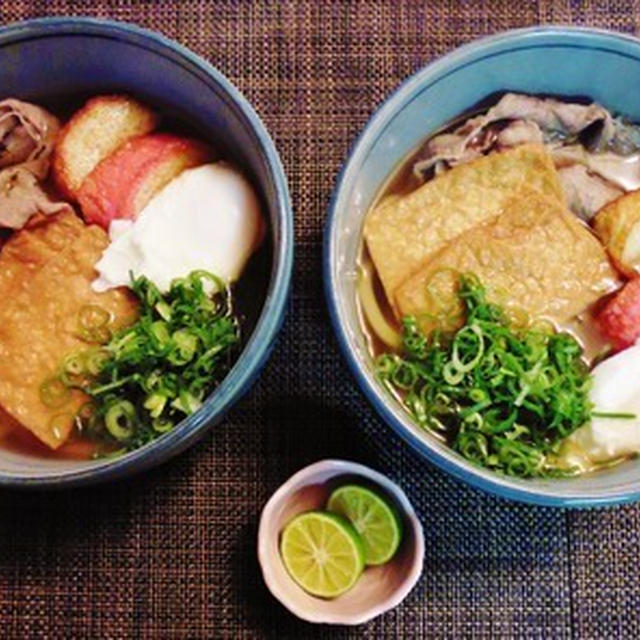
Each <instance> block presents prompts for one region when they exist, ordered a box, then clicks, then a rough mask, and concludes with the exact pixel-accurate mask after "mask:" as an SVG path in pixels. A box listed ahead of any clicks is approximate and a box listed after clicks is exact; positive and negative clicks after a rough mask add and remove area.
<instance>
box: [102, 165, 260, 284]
mask: <svg viewBox="0 0 640 640" xmlns="http://www.w3.org/2000/svg"><path fill="white" fill-rule="evenodd" d="M263 235H264V223H263V218H262V213H261V210H260V203H259V201H258V197H257V195H256V193H255V192H254V190H253V188H252V186H251V185H250V184H249V181H248V180H247V179H246V178H245V177H244V176H243V175H242V174H241V173H240V172H239V171H237V170H236V169H234V168H233V167H231V166H230V165H227V164H225V163H223V162H217V163H213V164H206V165H203V166H200V167H196V168H194V169H187V170H186V171H183V172H182V173H181V174H180V175H179V176H178V177H176V178H174V179H173V180H172V181H171V182H169V184H167V185H166V186H165V187H164V188H163V189H162V190H161V191H160V192H159V193H158V194H156V195H155V196H154V197H153V198H152V199H151V201H150V202H149V203H148V204H147V206H146V207H145V208H144V209H143V210H142V211H141V212H140V214H139V216H138V217H137V218H136V219H135V220H134V221H131V220H113V221H112V222H111V224H110V226H109V236H110V238H111V240H112V242H111V244H110V245H109V246H108V247H107V249H106V250H105V251H104V252H103V254H102V257H101V259H100V260H99V261H98V262H97V263H96V265H95V266H96V270H97V271H98V273H99V277H98V278H97V279H96V280H95V281H94V282H93V284H92V287H93V289H94V290H95V291H106V290H107V289H112V288H114V287H120V286H128V285H130V284H131V275H130V274H131V273H132V274H133V276H134V277H138V276H142V275H143V276H146V277H147V278H148V279H149V280H150V281H151V282H153V283H154V284H155V285H156V286H157V287H158V288H159V289H160V291H163V292H166V291H168V290H169V288H170V286H171V281H172V280H173V279H174V278H179V277H183V276H186V275H188V274H189V273H191V272H192V271H195V270H198V269H204V270H206V271H210V272H211V273H213V274H215V275H216V276H218V277H219V278H221V279H222V280H224V281H225V282H227V283H229V282H233V281H234V280H237V279H238V278H239V276H240V274H241V273H242V270H243V269H244V266H245V264H246V262H247V260H248V259H249V257H250V256H251V254H252V253H253V251H254V250H255V249H256V248H257V246H258V245H259V244H260V242H261V241H262V237H263Z"/></svg>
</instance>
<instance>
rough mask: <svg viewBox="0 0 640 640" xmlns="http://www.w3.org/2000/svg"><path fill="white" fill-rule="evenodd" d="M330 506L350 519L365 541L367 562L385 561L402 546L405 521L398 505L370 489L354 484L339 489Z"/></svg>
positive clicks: (373, 563)
mask: <svg viewBox="0 0 640 640" xmlns="http://www.w3.org/2000/svg"><path fill="white" fill-rule="evenodd" d="M327 509H328V510H329V511H331V512H333V513H336V514H338V515H341V516H343V517H344V518H347V520H349V521H350V522H351V524H353V526H354V527H355V529H356V531H357V532H358V533H359V534H360V535H361V536H362V541H363V542H364V549H365V557H366V563H367V564H368V565H377V564H384V563H385V562H388V561H389V560H391V558H392V557H393V555H394V554H395V552H396V551H397V550H398V547H399V546H400V540H401V539H402V523H401V521H400V517H399V516H398V513H397V511H396V509H395V507H394V506H393V505H392V504H391V503H390V502H389V501H388V500H386V499H385V498H383V497H382V496H380V495H378V494H377V493H375V492H374V491H371V489H367V488H366V487H361V486H358V485H354V484H348V485H344V486H342V487H340V488H338V489H336V490H335V491H334V492H333V493H332V494H331V496H330V497H329V502H328V503H327Z"/></svg>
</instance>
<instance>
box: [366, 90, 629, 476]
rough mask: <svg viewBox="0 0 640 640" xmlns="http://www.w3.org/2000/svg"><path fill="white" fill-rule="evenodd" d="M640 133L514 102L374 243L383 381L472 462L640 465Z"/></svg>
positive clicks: (402, 201) (408, 175) (385, 207)
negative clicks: (629, 461)
mask: <svg viewBox="0 0 640 640" xmlns="http://www.w3.org/2000/svg"><path fill="white" fill-rule="evenodd" d="M639 189H640V127H639V126H638V125H635V124H633V123H630V122H628V121H627V120H625V119H624V118H622V117H620V116H616V115H614V114H611V113H610V112H609V111H607V110H606V108H604V107H603V106H600V105H598V104H594V103H590V102H588V101H585V100H571V99H563V98H555V97H542V96H531V95H522V94H515V93H506V94H503V95H501V96H499V97H498V98H495V97H493V98H491V99H489V100H487V101H485V102H483V104H481V105H479V106H477V107H476V108H474V109H473V110H471V111H470V112H469V113H468V114H464V115H462V116H461V117H460V118H458V119H456V121H455V122H454V123H453V124H452V125H451V126H449V127H447V128H446V129H445V130H443V131H441V132H439V133H437V134H436V135H434V136H432V137H430V138H428V139H427V140H426V142H423V143H422V144H421V145H420V146H419V148H418V149H417V150H416V151H415V152H414V153H412V154H411V156H410V157H409V158H408V159H407V160H406V161H405V162H403V163H402V165H401V166H400V167H399V168H398V169H397V171H396V172H395V173H394V174H393V175H392V176H391V177H390V178H389V180H388V181H387V183H386V184H385V185H384V186H383V188H382V189H381V190H380V193H379V197H378V198H377V199H376V202H375V203H374V205H373V207H372V208H371V210H370V211H369V212H368V214H367V217H366V220H365V224H364V232H363V243H362V250H361V257H360V280H359V285H358V296H359V301H358V302H359V307H360V310H361V317H362V326H363V330H364V332H365V334H366V336H367V340H368V344H369V348H370V351H371V354H372V356H373V357H374V360H375V367H376V371H377V375H378V377H379V379H380V381H381V383H382V384H384V385H385V386H386V387H387V388H388V389H389V390H390V391H391V393H392V394H393V396H394V397H395V399H396V401H397V402H399V403H401V404H402V405H403V406H404V408H405V409H406V410H407V411H408V412H409V414H410V415H411V417H412V419H413V420H414V421H415V422H416V423H417V424H418V425H419V426H421V427H422V428H424V429H425V430H426V431H427V432H429V433H430V434H432V435H433V436H435V437H437V438H440V439H442V440H443V441H444V442H446V443H447V444H448V445H449V446H451V447H452V448H453V449H454V450H455V451H457V452H458V453H459V454H460V455H462V456H463V457H465V458H467V459H468V460H470V461H472V462H474V463H476V464H478V465H480V466H483V467H487V468H489V469H492V470H494V471H496V472H498V473H503V474H508V475H513V476H519V477H554V476H566V475H575V474H580V473H585V472H590V471H594V470H596V469H598V468H601V467H604V466H610V465H612V464H615V463H617V462H619V461H621V460H624V459H626V458H628V457H630V456H633V455H635V454H636V453H637V452H638V451H639V450H640V375H638V374H640V346H638V345H636V340H637V339H638V338H639V337H640V278H638V275H639V273H640V190H639Z"/></svg>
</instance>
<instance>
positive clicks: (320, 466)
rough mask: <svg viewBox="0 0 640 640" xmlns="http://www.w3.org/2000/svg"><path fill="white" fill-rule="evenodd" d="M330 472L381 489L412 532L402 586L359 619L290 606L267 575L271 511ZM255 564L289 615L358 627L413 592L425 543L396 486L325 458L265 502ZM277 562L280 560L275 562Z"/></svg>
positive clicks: (376, 473) (351, 464)
mask: <svg viewBox="0 0 640 640" xmlns="http://www.w3.org/2000/svg"><path fill="white" fill-rule="evenodd" d="M327 470H332V471H335V472H336V474H337V475H342V474H344V475H354V476H361V477H363V478H366V479H367V480H370V481H372V482H373V483H374V484H377V485H378V486H380V487H381V488H382V489H383V490H384V491H386V492H388V493H389V494H390V495H391V496H392V497H393V499H394V501H395V502H396V503H397V506H398V507H399V508H400V510H401V512H402V515H403V516H404V518H405V520H406V523H407V524H408V525H410V526H411V528H412V530H413V534H414V535H413V537H414V541H415V560H414V562H413V564H412V566H411V570H410V571H409V572H408V573H407V574H406V575H405V577H404V579H403V581H402V583H401V584H400V585H399V587H398V588H397V589H396V591H394V592H393V594H391V595H390V596H388V597H387V598H386V599H385V600H383V601H382V602H380V603H377V604H376V605H374V606H370V607H367V608H366V609H364V610H363V611H362V612H361V613H360V614H358V615H351V616H344V615H341V614H334V615H331V614H325V615H320V614H318V613H317V612H315V611H313V610H305V609H301V608H300V607H298V606H296V605H295V604H293V603H292V602H291V601H289V599H288V598H287V594H286V592H285V591H283V590H282V589H281V588H280V586H279V583H278V582H277V581H276V580H274V579H272V574H271V571H270V565H271V562H272V561H274V560H273V558H272V555H273V554H272V551H271V549H270V548H269V542H270V541H271V537H270V536H269V531H268V526H269V521H270V519H271V515H272V511H273V510H274V509H276V508H277V507H278V506H279V505H280V504H281V503H282V502H283V501H284V500H286V499H287V498H288V496H289V494H290V493H291V492H292V491H294V490H295V489H296V488H298V487H302V486H304V485H305V484H309V482H308V481H310V480H312V478H313V477H314V476H315V475H316V474H318V473H321V472H323V471H327ZM257 542H258V562H259V564H260V569H261V571H262V577H263V579H264V582H265V584H266V585H267V588H268V589H269V591H270V592H271V594H272V595H273V596H274V597H275V598H276V599H277V600H279V601H280V603H281V604H282V605H284V606H285V607H286V608H287V609H288V610H289V611H291V613H293V614H294V615H295V616H297V617H298V618H301V619H302V620H306V621H307V622H313V623H317V624H344V625H359V624H364V623H365V622H368V621H369V620H372V619H373V618H376V617H378V616H380V615H382V614H383V613H385V612H387V611H389V610H391V609H393V608H395V607H397V606H398V605H399V604H400V603H401V602H402V601H403V600H404V599H405V598H406V597H407V596H408V595H409V593H410V592H411V591H412V589H413V588H414V587H415V585H416V583H417V582H418V580H419V579H420V576H421V575H422V571H423V568H424V556H425V541H424V529H423V527H422V523H421V522H420V518H418V515H417V513H416V511H415V509H414V507H413V505H412V504H411V501H410V500H409V498H408V497H407V495H406V493H405V492H404V490H403V489H402V487H400V485H398V484H397V483H396V482H394V481H393V480H391V479H390V478H388V477H387V476H385V475H384V474H382V473H380V472H379V471H376V470H375V469H372V468H371V467H368V466H366V465H364V464H361V463H359V462H351V461H350V460H343V459H337V458H327V459H324V460H318V461H317V462H313V463H312V464H309V465H307V466H306V467H303V468H302V469H299V470H298V471H296V472H295V473H294V474H293V475H292V476H291V477H289V478H288V479H287V480H286V481H285V482H284V483H283V484H281V485H280V486H279V487H278V488H277V489H276V490H275V491H274V492H273V494H271V497H270V498H269V499H268V500H267V502H266V503H265V505H264V507H263V508H262V512H261V514H260V522H259V525H258V535H257ZM278 559H279V558H278ZM291 583H292V584H295V583H294V582H293V579H291Z"/></svg>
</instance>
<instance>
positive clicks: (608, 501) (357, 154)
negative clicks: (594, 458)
mask: <svg viewBox="0 0 640 640" xmlns="http://www.w3.org/2000/svg"><path fill="white" fill-rule="evenodd" d="M544 38H550V39H551V40H553V42H549V43H547V44H558V45H560V44H565V45H566V44H567V39H569V40H575V39H578V40H582V41H583V42H584V43H585V44H586V42H585V41H587V40H589V41H592V40H593V39H594V38H595V39H596V40H598V42H600V43H602V42H603V41H604V42H606V43H608V44H609V45H611V46H613V45H616V44H617V45H618V46H621V45H622V46H626V47H629V46H631V47H633V48H635V49H637V53H638V57H639V58H640V39H638V38H636V37H634V36H631V35H628V34H623V33H618V32H614V31H610V30H607V29H598V28H591V27H574V26H568V25H548V26H540V27H526V28H521V29H510V30H507V31H503V32H500V33H497V34H494V35H490V36H485V37H482V38H479V39H476V40H473V41H471V42H469V43H467V44H464V45H462V46H460V47H456V48H455V49H453V50H451V51H449V52H448V53H446V54H444V55H443V56H441V57H438V58H436V59H434V60H432V61H431V62H428V63H427V64H426V65H424V66H423V67H421V68H420V69H418V71H416V72H415V73H413V74H411V75H410V76H409V77H408V78H406V79H405V80H404V81H402V82H401V83H400V84H399V85H398V86H397V87H396V88H395V89H393V90H392V92H391V93H390V94H389V95H388V96H387V97H386V98H385V99H384V100H383V101H382V102H381V103H380V104H379V105H378V107H377V108H376V109H374V111H373V113H372V115H371V116H370V117H369V119H368V121H367V123H366V125H365V127H364V128H363V129H362V131H361V132H360V133H359V135H358V136H357V137H356V138H355V140H354V141H353V143H352V145H351V147H350V149H349V152H348V154H347V157H346V159H345V161H344V163H343V165H342V167H341V169H340V171H339V173H338V175H337V177H336V182H335V186H334V189H333V193H332V195H331V200H330V204H329V211H328V215H327V219H326V222H325V228H324V241H323V258H322V260H323V275H324V277H323V280H324V291H325V298H326V302H327V307H328V310H329V316H330V318H331V323H332V325H333V328H334V332H335V335H336V337H337V340H338V344H339V346H340V350H341V351H342V354H343V356H344V358H345V360H346V361H347V364H348V366H349V368H350V369H351V372H352V374H353V375H354V376H355V378H356V381H357V383H358V386H359V388H360V390H361V391H362V392H363V393H364V396H365V397H366V399H367V400H368V401H369V403H370V404H371V405H372V406H373V408H374V409H375V410H376V412H377V413H378V415H379V416H380V417H382V418H383V420H384V421H385V422H386V423H387V425H389V426H390V427H391V428H392V429H393V431H395V433H396V434H397V435H399V436H400V437H401V438H402V439H403V440H404V441H405V442H406V443H408V444H409V445H410V446H411V448H413V449H414V451H417V452H418V453H419V454H420V455H421V456H422V457H423V458H426V459H427V460H428V461H430V462H431V463H433V464H435V465H436V466H437V467H438V468H440V469H441V470H442V471H445V472H447V473H448V474H450V475H451V476H452V477H453V478H455V479H456V480H458V481H462V482H464V483H467V484H469V485H471V486H473V487H475V488H477V489H481V490H482V491H484V492H487V493H491V494H494V495H497V496H498V497H501V498H508V499H511V500H516V501H519V502H525V503H528V504H534V505H540V506H554V507H570V508H590V507H606V506H613V505H618V504H624V503H628V502H633V501H637V500H640V488H638V489H636V490H631V491H629V490H625V489H620V488H618V487H613V488H612V489H610V490H609V491H608V492H607V493H603V494H601V495H598V496H593V495H589V493H588V492H576V491H574V492H571V491H570V490H569V491H565V492H564V493H563V494H560V493H558V492H554V491H550V490H548V489H546V488H537V489H528V488H526V487H524V486H522V485H518V484H516V483H515V482H513V481H512V480H510V479H509V478H508V477H506V476H500V475H498V474H496V473H494V472H490V471H488V470H486V469H481V468H479V467H476V466H474V465H473V464H471V463H470V462H467V461H466V460H464V459H463V458H461V457H460V456H458V455H457V454H455V453H454V452H453V451H447V452H444V451H440V450H438V449H437V448H436V447H435V446H434V444H432V443H431V442H430V440H429V438H428V437H420V436H418V435H416V434H415V433H412V432H411V431H409V429H408V428H407V427H406V426H405V425H404V424H403V423H402V422H401V421H400V420H399V419H398V418H397V417H396V415H395V414H394V413H393V412H392V410H391V408H390V407H389V406H388V404H389V403H388V402H384V401H383V400H382V396H381V394H379V388H378V386H377V385H376V384H375V382H374V381H373V380H372V378H370V377H369V375H368V374H367V367H366V365H365V363H364V362H362V361H361V360H360V359H359V358H358V356H357V355H356V354H355V352H354V350H352V349H351V343H350V340H349V336H348V334H347V331H346V329H345V326H344V325H343V322H342V317H341V312H340V307H341V303H340V299H339V296H338V293H337V292H338V288H337V284H336V282H335V281H334V274H333V269H332V265H333V261H334V255H335V251H336V240H337V238H336V234H335V233H334V231H335V229H336V220H337V216H338V209H339V208H340V207H341V204H342V203H341V199H342V197H343V195H344V193H345V192H346V190H347V189H349V190H350V189H351V187H352V184H350V182H351V181H352V180H353V179H354V178H353V177H352V175H351V174H352V173H353V171H357V170H359V167H360V164H361V160H362V158H364V156H365V155H366V153H367V152H368V151H369V149H370V148H371V147H372V146H373V143H374V142H375V141H377V139H378V137H379V136H380V134H381V133H382V132H383V130H384V128H385V126H386V124H387V123H388V121H389V120H390V119H391V118H392V117H393V116H394V114H395V113H396V110H397V108H398V107H400V106H402V105H403V104H404V103H407V102H409V101H410V99H411V97H413V96H414V95H415V94H416V93H417V92H418V91H420V90H421V89H422V87H423V86H424V85H425V84H427V83H428V82H429V80H431V79H436V78H439V77H442V76H444V75H446V74H448V73H452V72H454V71H455V70H456V69H457V68H459V67H461V66H464V64H465V63H470V62H473V61H475V60H476V59H477V58H478V57H482V55H483V54H484V53H486V51H485V50H486V49H487V48H491V47H497V46H500V45H509V44H519V45H522V44H524V43H525V42H526V43H530V42H531V41H535V40H538V39H544ZM591 44H593V42H591ZM567 482H570V481H567ZM565 486H567V485H565Z"/></svg>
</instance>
